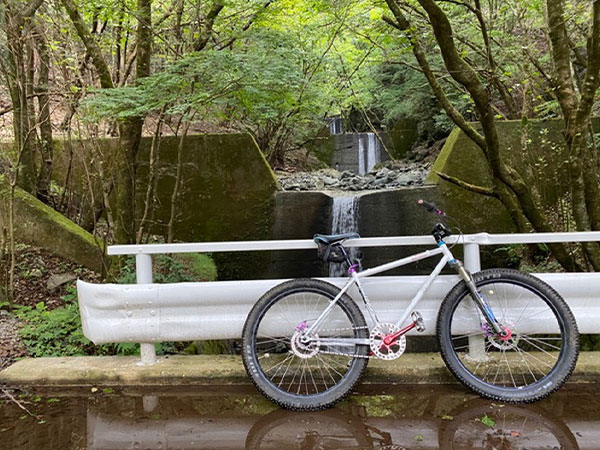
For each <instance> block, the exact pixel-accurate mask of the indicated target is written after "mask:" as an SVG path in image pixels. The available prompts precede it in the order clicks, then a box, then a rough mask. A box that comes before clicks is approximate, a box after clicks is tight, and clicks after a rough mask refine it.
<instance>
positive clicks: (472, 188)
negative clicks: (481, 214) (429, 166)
mask: <svg viewBox="0 0 600 450" xmlns="http://www.w3.org/2000/svg"><path fill="white" fill-rule="evenodd" d="M434 173H435V174H436V175H437V176H438V177H440V178H441V179H442V180H444V181H448V182H449V183H452V184H454V185H455V186H458V187H460V188H462V189H465V190H467V191H470V192H474V193H476V194H481V195H485V196H487V197H494V198H500V196H499V195H498V194H497V193H496V192H494V191H493V190H492V189H489V188H486V187H483V186H477V185H475V184H471V183H467V182H466V181H464V180H461V179H460V178H456V177H453V176H451V175H448V174H446V173H443V172H438V171H437V170H436V171H434Z"/></svg>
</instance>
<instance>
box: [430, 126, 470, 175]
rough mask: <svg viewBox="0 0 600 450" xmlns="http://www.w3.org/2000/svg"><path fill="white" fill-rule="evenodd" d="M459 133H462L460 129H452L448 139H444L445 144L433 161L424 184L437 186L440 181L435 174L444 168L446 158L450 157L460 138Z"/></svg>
mask: <svg viewBox="0 0 600 450" xmlns="http://www.w3.org/2000/svg"><path fill="white" fill-rule="evenodd" d="M461 133H462V131H461V129H460V128H454V129H453V130H452V132H451V133H450V135H449V136H448V139H446V143H445V144H444V146H443V147H442V150H441V151H440V154H439V155H438V157H437V158H436V159H435V161H434V163H433V166H432V167H431V171H430V172H429V175H428V176H427V179H426V180H425V184H437V183H439V182H440V181H441V180H442V179H441V178H440V177H439V176H438V175H437V174H436V172H443V170H444V167H445V166H446V162H447V161H448V158H449V157H450V155H451V154H452V152H453V151H454V149H455V148H456V141H457V140H458V138H459V137H460V135H461Z"/></svg>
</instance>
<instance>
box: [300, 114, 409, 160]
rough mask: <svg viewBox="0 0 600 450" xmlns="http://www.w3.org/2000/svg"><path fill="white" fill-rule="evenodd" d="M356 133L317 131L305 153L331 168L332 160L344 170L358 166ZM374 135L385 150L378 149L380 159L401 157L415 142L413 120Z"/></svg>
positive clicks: (400, 121)
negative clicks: (380, 153)
mask: <svg viewBox="0 0 600 450" xmlns="http://www.w3.org/2000/svg"><path fill="white" fill-rule="evenodd" d="M327 132H328V131H327ZM359 134H361V133H342V134H336V135H326V134H324V133H321V134H319V136H318V137H317V138H316V139H315V140H314V141H312V142H311V143H310V144H308V147H309V152H311V153H312V154H314V155H315V156H316V157H317V158H318V159H319V160H320V161H322V162H324V163H325V164H328V165H329V166H331V167H335V166H336V162H337V163H339V165H340V167H341V168H340V170H346V169H348V167H346V166H351V167H356V166H357V165H358V150H357V148H358V136H359ZM378 135H379V138H380V139H381V140H382V141H383V144H384V146H385V149H386V150H387V152H385V151H384V150H383V149H382V155H381V156H382V161H385V160H388V159H390V157H391V158H393V159H402V158H404V157H405V156H406V154H407V153H408V152H409V151H410V150H411V149H412V147H413V145H414V144H415V142H416V141H417V137H418V132H417V123H416V122H415V121H414V120H412V119H405V120H399V121H397V122H395V123H394V125H393V127H391V128H389V129H388V130H386V131H385V132H379V133H378ZM347 152H352V154H351V155H345V153H347ZM388 153H389V154H388Z"/></svg>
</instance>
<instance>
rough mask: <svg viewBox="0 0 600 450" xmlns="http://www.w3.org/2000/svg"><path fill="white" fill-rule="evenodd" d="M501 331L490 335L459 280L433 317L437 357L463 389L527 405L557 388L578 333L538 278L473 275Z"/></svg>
mask: <svg viewBox="0 0 600 450" xmlns="http://www.w3.org/2000/svg"><path fill="white" fill-rule="evenodd" d="M473 278H474V280H475V284H476V285H477V290H478V291H479V292H480V294H481V295H482V296H483V298H484V299H485V300H486V301H487V303H488V305H489V307H490V309H491V311H492V313H493V315H494V316H495V318H496V320H497V322H498V323H499V324H500V326H501V327H502V328H503V329H504V330H505V334H504V335H503V336H499V335H498V334H496V333H494V332H493V330H492V329H491V328H490V327H489V325H488V324H487V322H486V320H485V319H484V317H483V314H482V313H481V311H480V310H479V309H478V308H477V307H476V306H475V303H474V301H473V300H472V298H471V295H470V292H469V290H468V289H467V286H466V284H465V283H464V282H461V283H458V284H457V285H456V286H455V287H454V288H453V289H452V290H451V291H450V292H449V293H448V295H447V296H446V298H445V299H444V302H443V303H442V306H441V308H440V312H439V315H438V323H437V333H438V339H439V343H440V349H441V352H442V357H443V359H444V361H445V362H446V365H447V366H448V368H449V369H450V371H451V372H452V373H453V374H454V375H455V376H456V378H458V380H459V381H460V382H461V383H463V384H464V385H465V386H467V387H468V388H470V389H471V390H473V391H474V392H476V393H478V394H479V395H481V396H483V397H486V398H490V399H493V400H500V401H505V402H513V403H529V402H534V401H537V400H540V399H542V398H544V397H546V396H548V395H550V394H551V393H552V392H554V391H555V390H557V389H558V388H560V387H561V386H562V384H563V383H564V382H565V381H566V380H567V378H568V377H569V376H570V375H571V372H572V371H573V369H574V368H575V363H576V362H577V355H578V352H579V332H578V330H577V324H576V322H575V318H574V317H573V314H572V312H571V310H570V309H569V307H568V306H567V304H566V303H565V301H564V300H563V298H562V297H561V296H560V295H559V294H558V293H557V292H556V291H555V290H554V289H552V287H550V286H549V285H548V284H546V283H544V282H543V281H542V280H540V279H539V278H535V277H533V276H531V275H528V274H525V273H522V272H518V271H516V270H509V269H492V270H485V271H482V272H479V273H477V274H474V275H473Z"/></svg>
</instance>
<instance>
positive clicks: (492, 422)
mask: <svg viewBox="0 0 600 450" xmlns="http://www.w3.org/2000/svg"><path fill="white" fill-rule="evenodd" d="M479 420H480V421H481V423H482V424H484V425H485V426H486V427H489V428H494V427H495V426H496V421H495V420H494V419H492V418H491V417H490V416H488V415H487V414H484V415H483V417H481V418H480V419H479Z"/></svg>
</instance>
